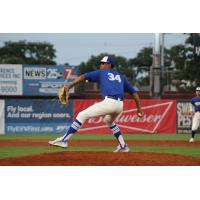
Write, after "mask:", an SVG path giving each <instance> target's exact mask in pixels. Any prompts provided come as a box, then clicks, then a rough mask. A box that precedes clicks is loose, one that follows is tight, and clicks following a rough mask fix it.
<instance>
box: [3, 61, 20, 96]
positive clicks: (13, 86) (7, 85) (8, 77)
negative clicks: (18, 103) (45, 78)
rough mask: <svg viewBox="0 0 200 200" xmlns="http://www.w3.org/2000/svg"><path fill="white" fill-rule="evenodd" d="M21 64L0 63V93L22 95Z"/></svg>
mask: <svg viewBox="0 0 200 200" xmlns="http://www.w3.org/2000/svg"><path fill="white" fill-rule="evenodd" d="M22 85H23V81H22V65H11V64H0V95H22V92H23V91H22V89H23V86H22Z"/></svg>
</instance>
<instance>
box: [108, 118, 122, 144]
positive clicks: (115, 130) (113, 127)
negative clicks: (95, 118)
mask: <svg viewBox="0 0 200 200" xmlns="http://www.w3.org/2000/svg"><path fill="white" fill-rule="evenodd" d="M110 129H111V130H112V132H113V135H114V136H115V137H116V139H117V140H118V142H119V145H120V146H121V148H124V147H125V142H124V138H123V136H122V134H121V132H120V130H119V128H118V126H117V125H116V124H115V123H114V122H113V123H112V125H111V127H110Z"/></svg>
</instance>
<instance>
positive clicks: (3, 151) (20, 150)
mask: <svg viewBox="0 0 200 200" xmlns="http://www.w3.org/2000/svg"><path fill="white" fill-rule="evenodd" d="M59 136H61V135H60V134H53V135H47V134H41V135H37V134H34V135H33V134H31V135H29V134H26V135H22V134H10V135H9V134H8V135H0V140H4V139H14V140H18V139H33V140H36V139H38V140H40V139H41V140H43V139H44V140H50V139H55V138H57V137H59ZM124 138H125V140H126V141H128V140H148V141H153V140H157V141H161V140H176V141H178V140H179V141H188V139H189V138H190V135H189V134H126V135H125V134H124ZM72 139H73V140H114V137H113V135H112V134H102V135H100V134H75V135H74V136H73V137H72ZM196 140H200V134H197V136H196ZM130 148H131V151H132V152H157V153H173V154H180V155H188V156H193V157H199V158H200V150H199V147H156V146H155V147H139V146H138V147H137V146H134V148H133V147H131V146H130ZM114 149H115V147H103V146H102V147H70V148H68V149H63V148H59V147H50V146H48V144H47V147H0V158H7V157H16V156H26V155H33V154H40V153H50V152H61V151H77V152H80V151H108V152H112V151H113V150H114Z"/></svg>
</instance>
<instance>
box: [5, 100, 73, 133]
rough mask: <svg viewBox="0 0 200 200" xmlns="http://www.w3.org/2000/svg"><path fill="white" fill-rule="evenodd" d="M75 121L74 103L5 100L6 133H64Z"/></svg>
mask: <svg viewBox="0 0 200 200" xmlns="http://www.w3.org/2000/svg"><path fill="white" fill-rule="evenodd" d="M72 120H73V102H72V101H70V102H69V105H68V106H63V105H61V104H60V103H59V102H58V101H57V100H44V99H33V100H30V99H17V100H16V99H7V100H5V133H64V132H65V131H66V130H67V128H68V127H69V126H70V125H71V123H72Z"/></svg>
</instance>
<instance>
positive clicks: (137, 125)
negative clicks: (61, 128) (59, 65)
mask: <svg viewBox="0 0 200 200" xmlns="http://www.w3.org/2000/svg"><path fill="white" fill-rule="evenodd" d="M95 102H97V100H75V101H74V117H76V116H77V114H78V113H79V112H80V111H82V110H84V109H86V108H88V107H89V106H91V105H93V104H94V103H95ZM141 106H142V109H143V111H144V116H143V117H142V118H138V117H137V114H136V112H137V109H136V106H135V102H134V101H133V100H125V101H124V110H123V112H122V113H120V114H119V115H118V116H117V118H116V120H115V122H116V124H117V125H118V126H119V128H120V130H121V132H122V133H129V134H134V133H150V134H151V133H158V134H162V133H165V134H166V133H167V134H175V133H176V101H175V100H141ZM103 118H104V116H100V117H96V118H91V119H88V120H87V121H86V122H85V123H84V124H83V126H82V128H81V129H80V130H79V133H87V134H90V133H91V134H92V133H102V134H103V133H111V130H110V129H109V128H108V127H107V126H106V124H105V123H104V122H103Z"/></svg>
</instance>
